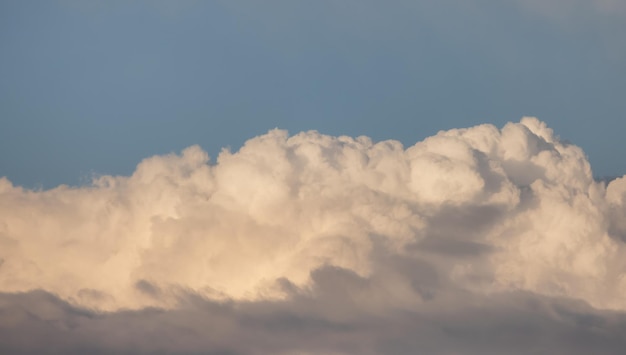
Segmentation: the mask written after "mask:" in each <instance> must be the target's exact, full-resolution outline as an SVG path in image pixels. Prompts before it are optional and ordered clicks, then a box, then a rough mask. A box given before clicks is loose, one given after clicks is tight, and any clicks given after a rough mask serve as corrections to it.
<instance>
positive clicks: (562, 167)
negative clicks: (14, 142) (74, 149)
mask: <svg viewBox="0 0 626 355" xmlns="http://www.w3.org/2000/svg"><path fill="white" fill-rule="evenodd" d="M208 161H209V158H208V156H207V154H206V153H205V152H204V151H202V149H200V148H199V147H197V146H193V147H190V148H187V149H185V150H184V151H183V152H182V154H180V155H175V154H171V155H166V156H155V157H151V158H148V159H145V160H144V161H142V162H141V163H140V164H139V165H138V166H137V169H136V170H135V172H134V173H133V175H132V176H129V177H122V176H102V177H99V178H97V179H95V180H94V182H93V184H92V185H90V186H84V187H67V186H60V187H57V188H55V189H51V190H45V191H32V190H25V189H23V188H21V187H17V186H13V185H12V184H11V183H10V182H9V181H8V180H7V179H6V178H3V179H0V258H1V260H2V262H1V264H0V292H3V293H4V295H5V296H3V297H5V298H7V297H9V298H7V299H8V300H9V301H6V300H5V303H4V304H14V303H15V302H17V301H15V299H13V298H10V297H13V296H11V295H17V294H18V293H20V292H31V293H30V294H32V292H35V291H36V290H41V291H45V292H48V293H50V294H53V295H55V297H58V298H59V300H58V301H55V302H61V303H63V302H68V304H67V306H63V307H66V308H67V307H69V308H68V309H82V308H88V309H93V310H96V311H108V312H113V313H110V314H111V317H117V316H114V315H115V314H117V312H121V311H123V310H125V309H132V310H136V311H137V312H139V313H133V314H132V315H129V316H131V317H135V318H133V319H135V320H134V321H137V322H138V321H139V320H137V317H140V316H139V315H140V314H143V313H141V312H143V311H141V310H142V309H145V308H147V307H160V308H163V309H167V310H169V311H168V312H170V313H167V314H168V315H174V314H178V313H176V312H179V311H178V310H180V309H183V308H185V307H186V306H185V304H186V303H185V302H187V301H185V299H188V297H189V296H187V295H193V297H201V299H204V301H202V302H208V303H209V304H213V303H212V302H215V301H218V300H227V299H228V300H230V302H235V303H236V304H239V305H245V304H247V305H255V304H264V302H265V303H266V304H272V305H273V306H272V307H270V309H273V307H278V308H280V307H288V308H289V309H290V311H289V312H296V313H297V312H300V311H303V309H301V308H299V307H300V304H299V303H298V302H300V301H297V300H298V299H299V300H303V299H306V300H307V301H306V302H312V304H314V305H315V306H314V307H313V306H311V307H313V309H310V308H306V307H305V308H306V309H307V311H306V312H307V313H306V315H303V316H302V317H304V318H306V319H309V320H310V319H311V318H313V319H315V318H317V317H320V319H326V320H327V321H329V322H331V323H333V324H335V323H336V322H339V323H341V322H344V321H346V322H350V321H352V320H354V317H360V316H361V314H362V312H364V310H367V311H366V312H367V313H372V314H375V315H377V316H385V317H386V315H387V313H388V312H389V311H390V310H394V309H405V310H413V311H415V310H419V309H422V310H426V309H429V310H432V306H433V305H436V304H445V307H444V306H442V307H444V308H449V307H453V308H454V307H461V308H463V307H466V306H467V307H470V306H469V305H467V304H466V303H464V302H465V301H463V302H461V301H459V297H461V299H462V298H463V297H465V296H460V295H473V296H471V297H477V299H480V300H481V301H480V302H485V301H484V299H483V298H481V297H485V298H486V299H489V298H492V297H496V298H498V299H504V300H506V299H507V297H509V296H507V295H511V294H512V293H511V292H513V293H515V292H526V293H528V295H530V296H528V297H530V298H533V297H535V298H537V297H539V298H541V297H556V298H560V297H566V298H573V299H579V300H582V301H584V302H587V303H589V304H590V305H592V306H593V307H595V308H597V309H613V310H620V311H623V310H624V309H626V301H624V298H623V294H624V292H626V262H624V261H623V260H624V258H623V255H624V253H625V250H624V240H626V225H625V224H624V220H626V177H624V178H621V179H616V180H614V181H612V182H610V183H609V184H608V186H606V187H605V185H604V183H599V182H596V181H594V179H593V176H592V171H591V168H590V166H589V163H588V162H587V160H586V158H585V155H584V153H583V151H582V150H581V149H580V148H578V147H576V146H574V145H571V144H566V143H563V142H561V141H560V140H559V139H558V138H557V137H556V136H554V134H553V132H552V130H551V129H549V128H548V127H547V126H546V125H545V124H544V123H543V122H540V121H539V120H537V119H535V118H524V119H522V120H521V122H520V123H509V124H507V125H506V126H505V127H503V128H502V129H498V128H496V127H494V126H491V125H481V126H476V127H472V128H467V129H454V130H450V131H442V132H440V133H438V134H437V135H435V136H433V137H429V138H427V139H425V140H424V141H422V142H418V143H416V144H415V145H414V146H412V147H409V148H407V149H404V148H403V147H402V145H401V144H400V143H399V142H396V141H384V142H379V143H373V142H372V141H371V140H370V139H369V138H367V137H358V138H350V137H345V136H342V137H331V136H326V135H322V134H319V133H317V132H314V131H311V132H303V133H299V134H297V135H294V136H289V135H288V134H287V133H286V132H285V131H281V130H273V131H270V132H268V133H267V134H265V135H262V136H259V137H255V138H253V139H251V140H249V141H248V142H246V144H245V145H244V146H243V147H242V148H241V149H240V150H239V151H238V152H234V153H231V152H229V151H223V152H222V153H221V154H220V155H219V157H218V159H217V163H215V164H209V163H208ZM37 292H39V291H37ZM32 297H35V296H32ZM294 297H295V298H294ZM524 297H526V296H524ZM35 298H36V297H35ZM326 300H328V301H326ZM434 301H436V302H435V303H432V302H434ZM39 302H43V301H37V302H36V303H37V304H39ZM46 302H48V301H46ZM267 302H269V303H267ZM302 302H304V301H302ZM346 302H347V303H346ZM429 302H430V303H429ZM427 303H428V307H426V308H423V307H424V306H423V305H426V304H427ZM487 303H488V302H487ZM55 304H57V303H55ZM281 304H282V305H283V306H281ZM309 306H310V305H309ZM309 306H307V307H309ZM46 307H48V306H46ZM55 307H56V306H55ZM181 307H182V308H181ZM220 307H221V306H220ZM251 307H252V306H251ZM255 307H256V306H255ZM354 307H356V308H354ZM472 307H474V306H472ZM53 308H54V307H53ZM46 309H47V308H46ZM63 309H65V308H63ZM355 309H356V310H355ZM442 309H443V308H442ZM54 312H57V313H58V312H61V311H53V313H54ZM63 312H65V311H63ZM63 312H61V313H63ZM72 312H74V311H72ZM76 312H78V311H76ZM171 312H174V313H171ZM180 312H183V311H180ZM433 312H435V313H437V311H433ZM471 312H474V313H476V312H478V311H475V310H474V311H471ZM593 312H599V311H595V310H594V311H593ZM57 313H54V314H57ZM122 313H123V312H122ZM244 313H245V312H244ZM478 313H480V312H478ZM239 316H240V315H237V317H239ZM248 316H250V315H248ZM274 316H275V315H268V317H270V318H271V317H274ZM3 317H4V316H0V320H2V322H0V323H3V324H5V323H6V322H7V318H6V317H5V318H3ZM53 317H56V316H53ZM59 317H62V318H64V317H66V316H65V315H60V316H59ZM72 317H74V316H72ZM107 317H109V316H107ZM120 317H122V316H120ZM124 317H125V316H124ZM168 317H169V316H168ZM228 317H230V316H228ZM228 317H226V318H228ZM434 317H435V318H437V317H445V312H444V313H441V314H439V313H437V314H436V315H435V316H434ZM44 318H45V317H44ZM253 318H254V317H253ZM20 319H21V318H20ZM107 319H108V320H107V321H106V322H109V321H110V320H111V318H107ZM370 321H371V320H368V321H366V323H367V322H370ZM85 322H87V321H85ZM228 322H232V320H230V321H228ZM18 323H19V324H22V323H23V322H22V323H20V322H18ZM18 323H15V324H18ZM79 323H80V322H79ZM87 323H89V324H90V325H89V326H90V327H97V324H95V323H93V322H91V321H88V322H87ZM24 324H26V323H23V324H22V325H23V326H28V325H24ZM28 324H30V323H28ZM107 324H108V323H107ZM359 324H360V323H359ZM78 327H79V328H80V325H79V326H78ZM92 331H94V330H93V329H91V330H89V332H92ZM92 336H93V335H92ZM203 344H204V343H203ZM101 345H102V344H101ZM218 345H219V344H217V345H215V344H213V345H210V346H218ZM102 346H104V345H102ZM198 346H200V345H198ZM203 346H209V345H207V344H205V345H203ZM224 346H226V345H224ZM201 348H202V347H201ZM305 348H306V347H305ZM307 349H309V350H310V349H313V348H307ZM337 349H340V347H339V348H329V349H326V350H327V351H338V350H337ZM326 350H325V351H326ZM242 351H243V350H242ZM273 351H274V350H273ZM276 351H278V350H276ZM313 351H317V352H319V351H321V350H319V349H317V350H313ZM353 351H356V350H354V349H353V350H350V351H348V353H350V352H352V353H353ZM243 352H246V351H243ZM357 352H358V351H357ZM361 352H362V351H361Z"/></svg>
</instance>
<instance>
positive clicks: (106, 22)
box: [0, 0, 626, 188]
mask: <svg viewBox="0 0 626 355" xmlns="http://www.w3.org/2000/svg"><path fill="white" fill-rule="evenodd" d="M624 38H626V6H624V5H621V3H620V2H611V1H565V0H550V1H545V2H538V1H521V0H520V1H512V2H507V3H506V4H505V3H501V2H498V3H497V4H496V2H493V1H483V0H472V1H461V0H452V1H385V2H382V1H363V0H361V1H348V0H343V1H330V0H328V1H262V2H261V1H233V0H228V1H177V2H173V1H109V2H104V1H8V0H7V1H2V2H1V3H0V78H1V80H0V176H7V177H8V178H9V179H10V180H11V181H13V182H14V183H15V184H18V185H24V186H27V187H38V186H39V187H44V188H48V187H52V186H56V185H58V184H61V183H64V184H79V183H81V182H85V181H88V179H89V177H90V175H91V174H92V173H101V174H129V173H131V172H132V170H133V169H134V166H135V165H136V164H137V163H138V162H139V161H140V160H141V159H143V158H145V157H147V156H150V155H154V154H162V153H168V152H172V151H179V150H181V149H183V148H184V147H187V146H189V145H192V144H196V143H197V144H200V145H201V146H202V147H204V148H205V149H207V150H208V151H209V153H210V155H211V157H212V158H214V157H215V156H216V154H217V153H218V152H219V150H220V148H221V147H224V146H230V147H232V148H233V149H237V148H238V147H239V146H240V145H241V144H242V143H243V142H244V141H245V140H246V139H248V138H251V137H253V136H256V135H259V134H262V133H265V132H266V131H267V130H268V129H272V128H275V127H279V128H285V129H288V130H289V131H290V132H292V133H296V132H298V131H301V130H309V129H316V130H319V131H321V132H323V133H328V134H333V135H340V134H346V135H350V136H358V135H367V136H370V137H372V138H373V139H375V140H383V139H398V140H400V141H402V142H403V143H404V144H405V145H411V144H413V143H415V142H416V141H418V140H421V139H423V138H424V137H426V136H429V135H432V134H434V133H436V132H437V131H438V130H442V129H449V128H453V127H465V126H471V125H475V124H479V123H494V124H496V125H498V126H501V125H503V124H504V123H505V122H507V121H517V120H519V119H520V118H521V117H522V116H524V115H531V116H537V117H539V118H540V119H541V120H544V121H546V122H547V123H548V124H549V125H550V126H551V127H552V128H554V130H555V131H556V133H557V134H559V135H560V136H561V137H562V138H565V139H567V140H569V141H572V142H573V143H575V144H577V145H580V146H582V147H583V149H584V150H585V151H586V152H587V154H588V155H589V157H590V160H591V163H592V167H593V168H594V171H595V174H596V175H597V176H604V175H623V174H624V173H626V160H624V158H623V157H624V153H626V143H625V140H624V132H626V42H625V41H624Z"/></svg>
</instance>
